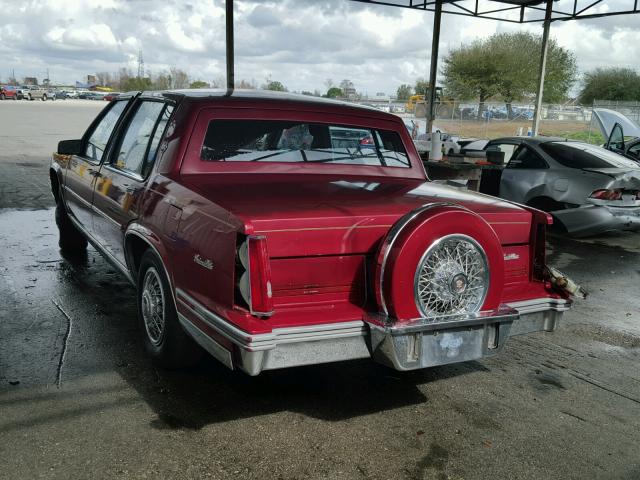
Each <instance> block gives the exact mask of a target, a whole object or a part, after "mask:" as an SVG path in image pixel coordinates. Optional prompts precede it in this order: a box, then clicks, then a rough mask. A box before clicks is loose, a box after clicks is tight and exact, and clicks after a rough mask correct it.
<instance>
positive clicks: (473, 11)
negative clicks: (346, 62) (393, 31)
mask: <svg viewBox="0 0 640 480" xmlns="http://www.w3.org/2000/svg"><path fill="white" fill-rule="evenodd" d="M352 1H354V2H359V3H368V4H372V5H386V6H389V7H398V8H410V9H413V10H423V11H430V12H434V11H435V10H436V3H438V2H436V0H426V1H425V0H352ZM441 3H442V4H443V9H442V13H448V14H451V15H462V16H465V17H477V18H485V19H490V20H500V21H502V22H511V23H533V22H544V21H545V5H544V4H545V3H546V2H545V1H544V0H441ZM632 13H640V0H618V1H610V0H554V6H553V11H552V14H551V21H552V22H553V21H562V20H579V19H586V18H598V17H609V16H612V15H628V14H632Z"/></svg>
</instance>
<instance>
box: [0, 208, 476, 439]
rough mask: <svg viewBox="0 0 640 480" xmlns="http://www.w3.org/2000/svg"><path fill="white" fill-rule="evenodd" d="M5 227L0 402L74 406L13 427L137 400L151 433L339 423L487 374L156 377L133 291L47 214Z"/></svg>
mask: <svg viewBox="0 0 640 480" xmlns="http://www.w3.org/2000/svg"><path fill="white" fill-rule="evenodd" d="M2 220H4V221H5V224H6V225H7V226H8V228H6V229H5V230H4V231H3V232H2V234H1V235H0V237H2V241H3V243H4V245H5V247H6V248H5V250H3V251H1V252H0V259H2V261H3V263H4V271H3V278H11V279H12V280H11V282H10V284H8V283H7V284H0V293H1V294H2V295H4V296H6V298H8V299H10V301H9V302H7V304H6V308H5V309H3V311H2V312H0V313H1V314H2V315H0V316H3V317H4V318H5V320H6V321H3V323H2V324H1V325H0V350H2V349H4V350H3V351H2V352H1V353H0V357H1V358H0V367H2V368H0V370H3V371H2V372H0V380H2V382H0V383H2V384H3V385H2V387H0V388H1V389H2V390H5V389H6V388H7V387H8V389H9V391H12V392H13V393H14V395H11V396H9V397H5V399H4V401H8V402H9V403H12V402H15V401H16V400H15V398H14V397H15V394H16V393H17V394H19V395H18V396H19V398H20V401H21V402H25V403H29V402H30V403H33V404H36V403H39V402H41V401H47V402H48V401H55V399H56V398H57V399H59V400H60V401H66V400H68V399H70V398H79V399H80V403H79V404H77V405H74V406H73V407H72V408H70V409H69V410H66V407H64V408H65V409H64V410H63V409H60V411H58V410H56V409H54V411H47V412H45V414H44V415H42V416H41V417H39V416H34V415H28V416H27V417H26V418H23V419H21V420H17V419H13V420H14V422H13V423H15V424H16V425H14V427H15V426H19V425H21V424H23V423H25V422H26V423H28V424H31V425H37V424H39V423H46V422H50V421H53V420H54V419H55V420H59V419H60V418H56V417H60V416H61V415H62V416H65V415H67V416H69V415H70V416H72V417H73V416H74V415H82V414H86V413H87V411H90V410H91V409H92V405H91V404H92V402H96V404H95V405H94V407H96V408H98V407H99V408H109V407H112V406H114V407H115V406H117V405H119V404H120V403H121V402H136V401H139V399H142V400H143V401H144V402H145V403H146V404H148V405H149V407H150V408H151V409H152V410H153V411H154V412H155V413H156V414H157V416H156V418H155V419H153V420H152V426H153V427H155V428H158V429H174V428H175V429H199V428H202V427H203V426H205V425H208V424H212V423H217V422H226V421H229V420H234V419H241V418H247V417H255V416H260V415H267V414H271V413H277V412H282V411H288V412H296V413H299V414H301V415H305V416H309V417H313V418H318V419H323V420H328V421H339V420H344V419H349V418H353V417H358V416H361V415H368V414H371V413H375V412H380V411H386V410H393V409H398V408H402V407H407V406H412V405H417V404H423V403H425V402H428V401H429V399H428V398H427V396H425V394H424V393H423V391H424V390H425V389H424V388H420V387H421V386H423V385H425V384H428V383H431V382H437V381H440V380H443V379H446V378H449V377H455V376H459V375H464V374H468V373H473V372H476V371H480V370H486V368H485V367H484V366H482V365H481V364H480V363H477V362H468V363H464V364H458V365H453V366H446V367H440V368H433V369H427V370H421V371H416V372H406V373H400V372H396V371H394V370H391V369H389V368H387V367H384V366H382V365H378V364H376V363H374V362H373V361H370V360H367V361H352V362H341V363H335V364H325V365H315V366H309V367H299V368H292V369H285V370H279V371H267V372H263V373H262V374H261V375H259V376H258V377H249V376H247V375H246V374H244V373H242V372H239V371H230V370H228V369H227V368H226V367H224V366H222V365H221V364H219V363H218V362H216V361H215V360H214V359H213V358H211V357H208V356H206V357H205V358H204V360H203V361H202V362H201V363H200V364H199V365H197V366H196V367H194V368H191V369H187V370H181V371H167V370H162V369H159V368H156V367H155V366H154V365H153V364H152V363H151V361H150V360H149V359H148V357H146V356H145V354H144V352H143V348H142V344H141V342H140V340H139V338H140V335H139V332H138V326H137V320H136V302H135V290H134V288H133V287H132V286H131V285H130V284H129V283H128V282H127V281H126V280H125V279H124V278H123V277H122V276H120V275H119V274H118V273H117V272H116V271H115V269H114V268H113V267H112V266H111V265H110V264H108V263H107V262H106V261H105V260H104V259H103V258H102V257H101V256H100V255H99V254H98V253H97V252H96V251H95V250H94V249H92V248H89V249H88V251H87V252H86V253H84V254H80V255H75V256H68V255H67V256H64V257H63V256H62V255H61V253H60V252H59V250H58V248H57V231H56V228H55V223H54V221H53V210H39V211H21V212H19V211H5V212H3V214H2ZM25 239H28V241H25ZM1 337H4V338H1ZM25 358H27V359H28V360H26V361H25V360H24V359H25ZM113 372H115V373H117V374H118V375H119V376H120V377H121V378H122V379H124V381H125V382H126V384H127V385H130V386H131V387H132V388H133V389H134V390H135V391H136V392H137V395H134V397H131V396H127V398H118V399H117V401H115V402H114V403H113V404H111V403H110V402H111V398H110V397H108V395H107V394H110V395H112V397H119V396H120V395H124V394H125V393H126V390H128V389H127V388H126V385H118V382H117V380H116V382H115V383H109V382H107V383H104V384H103V383H101V382H102V380H101V379H102V378H103V376H105V377H106V378H112V377H111V376H110V374H111V373H113ZM12 381H13V383H12ZM112 381H113V380H112ZM17 384H19V385H17ZM87 384H88V385H89V388H87ZM79 385H81V386H79ZM96 385H97V386H99V388H97V387H96ZM30 387H35V388H34V389H33V390H30V389H29V388H30ZM42 387H44V392H43V391H42ZM56 387H58V388H56ZM74 389H76V390H74ZM109 389H113V390H109ZM0 393H2V392H0ZM74 395H76V397H74ZM105 395H107V396H105ZM427 395H428V389H427ZM125 396H126V395H125ZM118 402H120V403H118ZM63 403H64V402H63ZM0 404H3V402H0ZM52 405H53V404H52ZM61 405H62V404H60V406H61ZM5 406H6V405H5ZM7 420H11V419H7ZM16 422H17V423H16ZM5 427H7V428H12V427H11V425H10V424H7V425H5Z"/></svg>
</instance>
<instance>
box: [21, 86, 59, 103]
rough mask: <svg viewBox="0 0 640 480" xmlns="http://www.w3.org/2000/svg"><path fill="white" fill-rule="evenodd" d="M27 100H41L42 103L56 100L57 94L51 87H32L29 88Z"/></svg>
mask: <svg viewBox="0 0 640 480" xmlns="http://www.w3.org/2000/svg"><path fill="white" fill-rule="evenodd" d="M27 99H28V100H37V99H40V100H42V101H47V100H55V99H56V92H55V91H54V90H53V89H51V88H49V87H44V86H32V87H29V91H28V92H27Z"/></svg>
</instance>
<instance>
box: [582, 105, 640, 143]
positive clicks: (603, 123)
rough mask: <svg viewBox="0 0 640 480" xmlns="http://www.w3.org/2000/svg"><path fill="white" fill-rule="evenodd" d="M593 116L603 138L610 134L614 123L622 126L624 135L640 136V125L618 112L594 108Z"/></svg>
mask: <svg viewBox="0 0 640 480" xmlns="http://www.w3.org/2000/svg"><path fill="white" fill-rule="evenodd" d="M593 117H594V118H595V119H596V123H597V124H598V127H599V128H600V132H601V133H602V135H603V136H604V138H605V140H606V139H608V138H609V136H610V135H611V130H613V126H614V125H615V124H616V123H619V124H620V126H621V127H622V132H623V134H624V136H625V137H640V127H638V126H637V125H636V124H635V123H634V122H633V121H631V120H629V119H628V118H627V117H625V116H624V115H623V114H622V113H620V112H616V111H615V110H609V109H606V108H594V109H593Z"/></svg>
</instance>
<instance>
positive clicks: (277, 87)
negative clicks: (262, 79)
mask: <svg viewBox="0 0 640 480" xmlns="http://www.w3.org/2000/svg"><path fill="white" fill-rule="evenodd" d="M262 88H263V90H273V91H274V92H287V91H288V90H287V87H285V86H284V85H283V84H282V82H279V81H278V80H271V79H270V78H268V79H267V83H265V84H264V85H263V86H262Z"/></svg>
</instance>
